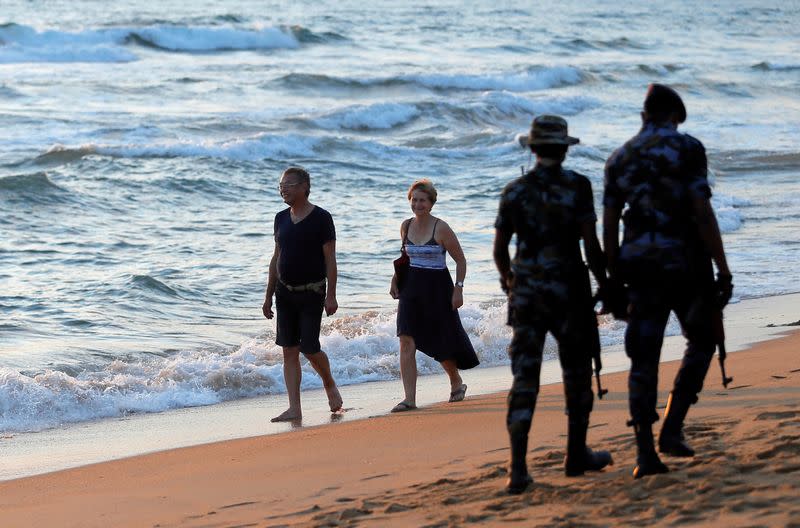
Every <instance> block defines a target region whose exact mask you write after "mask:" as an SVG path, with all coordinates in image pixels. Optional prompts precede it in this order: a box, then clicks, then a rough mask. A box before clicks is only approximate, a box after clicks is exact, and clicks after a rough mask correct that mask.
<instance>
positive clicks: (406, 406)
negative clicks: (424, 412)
mask: <svg viewBox="0 0 800 528" xmlns="http://www.w3.org/2000/svg"><path fill="white" fill-rule="evenodd" d="M416 408H417V406H416V405H411V404H410V403H406V402H400V403H398V404H397V405H395V406H394V407H392V412H393V413H398V412H406V411H413V410H414V409H416Z"/></svg>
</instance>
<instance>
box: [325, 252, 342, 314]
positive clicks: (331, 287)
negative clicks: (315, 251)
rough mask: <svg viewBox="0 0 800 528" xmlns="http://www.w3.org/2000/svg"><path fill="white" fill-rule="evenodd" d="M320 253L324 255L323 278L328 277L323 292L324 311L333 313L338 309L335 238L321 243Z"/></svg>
mask: <svg viewBox="0 0 800 528" xmlns="http://www.w3.org/2000/svg"><path fill="white" fill-rule="evenodd" d="M322 254H323V256H324V257H325V278H327V279H328V289H327V292H326V294H325V313H326V314H327V315H333V314H335V313H336V310H338V309H339V303H337V302H336V279H337V277H338V271H337V269H336V240H329V241H328V242H325V244H323V245H322Z"/></svg>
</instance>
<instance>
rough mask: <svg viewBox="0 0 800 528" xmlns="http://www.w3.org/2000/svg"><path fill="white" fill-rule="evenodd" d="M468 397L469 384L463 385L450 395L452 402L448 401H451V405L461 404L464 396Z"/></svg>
mask: <svg viewBox="0 0 800 528" xmlns="http://www.w3.org/2000/svg"><path fill="white" fill-rule="evenodd" d="M466 395H467V384H466V383H462V384H461V386H460V387H459V388H457V389H456V390H454V391H453V392H451V393H450V400H448V401H450V402H451V403H452V402H460V401H461V400H463V399H464V396H466Z"/></svg>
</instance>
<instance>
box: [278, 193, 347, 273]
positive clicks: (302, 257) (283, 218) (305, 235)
mask: <svg viewBox="0 0 800 528" xmlns="http://www.w3.org/2000/svg"><path fill="white" fill-rule="evenodd" d="M275 240H276V242H277V243H278V246H279V247H280V249H281V253H280V256H279V257H278V277H280V280H281V281H282V282H283V283H285V284H289V285H290V286H300V285H302V284H308V283H311V282H318V281H321V280H322V279H324V278H325V275H326V274H325V255H324V254H323V252H322V246H323V245H325V244H326V243H327V242H330V241H331V240H336V229H335V228H334V226H333V218H331V214H330V213H329V212H328V211H326V210H325V209H323V208H322V207H319V206H314V209H313V210H312V211H311V212H310V213H309V214H308V216H306V217H305V218H303V220H301V221H300V222H298V223H297V224H295V223H293V222H292V216H291V214H290V213H289V209H288V208H287V209H284V210H283V211H281V212H280V213H278V214H276V215H275Z"/></svg>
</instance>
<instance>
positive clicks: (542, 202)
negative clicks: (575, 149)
mask: <svg viewBox="0 0 800 528" xmlns="http://www.w3.org/2000/svg"><path fill="white" fill-rule="evenodd" d="M595 221H597V215H596V214H595V212H594V198H593V195H592V185H591V183H589V179H588V178H587V177H586V176H583V175H581V174H578V173H577V172H574V171H571V170H567V169H564V168H562V167H561V166H555V167H544V166H543V165H539V164H537V165H536V167H534V169H533V170H532V171H531V172H529V173H528V174H526V175H525V176H523V177H521V178H518V179H516V180H514V181H512V182H511V183H509V184H508V185H506V187H505V189H503V193H502V195H501V196H500V208H499V211H498V213H497V220H496V221H495V228H497V229H498V230H500V231H504V232H506V233H515V234H516V235H517V250H516V253H515V255H514V259H513V260H512V261H511V270H512V271H513V273H514V277H515V281H517V282H519V281H520V280H525V281H526V282H531V281H533V282H539V283H544V282H559V283H567V282H572V281H574V280H576V279H577V280H582V279H583V277H585V275H586V267H585V265H584V263H583V258H582V256H581V250H580V242H579V241H580V238H581V230H580V227H581V224H582V223H584V222H592V223H594V222H595Z"/></svg>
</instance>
